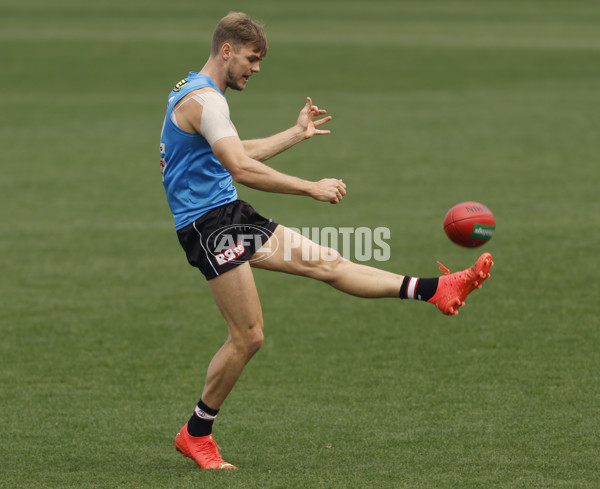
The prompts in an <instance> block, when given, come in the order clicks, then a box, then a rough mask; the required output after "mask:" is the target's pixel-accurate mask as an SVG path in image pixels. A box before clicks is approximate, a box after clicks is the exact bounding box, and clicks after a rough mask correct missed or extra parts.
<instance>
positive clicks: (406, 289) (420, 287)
mask: <svg viewBox="0 0 600 489" xmlns="http://www.w3.org/2000/svg"><path fill="white" fill-rule="evenodd" d="M439 280H440V279H439V278H438V277H436V278H419V277H404V280H403V281H402V287H400V299H418V300H420V301H428V300H429V299H431V298H432V297H433V296H434V295H435V292H436V291H437V286H438V282H439Z"/></svg>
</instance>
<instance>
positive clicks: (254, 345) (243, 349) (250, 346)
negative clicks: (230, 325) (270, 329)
mask: <svg viewBox="0 0 600 489" xmlns="http://www.w3.org/2000/svg"><path fill="white" fill-rule="evenodd" d="M264 339H265V337H264V334H263V323H262V320H257V321H256V322H254V323H252V324H251V325H249V326H247V327H245V328H244V329H242V330H238V331H237V332H235V333H234V334H232V336H231V338H230V341H232V342H233V344H234V345H235V347H236V349H237V350H238V351H239V354H240V355H241V356H243V357H245V358H246V360H250V359H251V358H252V357H253V356H254V355H255V354H256V352H257V351H258V350H260V348H261V346H262V345H263V342H264Z"/></svg>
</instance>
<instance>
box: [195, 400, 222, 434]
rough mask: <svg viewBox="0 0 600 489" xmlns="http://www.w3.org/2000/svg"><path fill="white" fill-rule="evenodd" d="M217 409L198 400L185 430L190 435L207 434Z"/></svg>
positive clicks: (210, 430) (209, 432)
mask: <svg viewBox="0 0 600 489" xmlns="http://www.w3.org/2000/svg"><path fill="white" fill-rule="evenodd" d="M218 412H219V410H218V409H212V408H210V407H208V406H207V405H206V404H204V403H203V402H202V399H200V401H199V402H198V405H197V406H196V409H195V410H194V414H192V417H191V418H190V420H189V421H188V425H187V432H188V433H189V434H190V435H192V436H208V435H210V434H211V433H212V426H213V421H214V420H215V418H216V417H217V413H218Z"/></svg>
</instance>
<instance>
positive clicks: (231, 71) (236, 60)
mask: <svg viewBox="0 0 600 489" xmlns="http://www.w3.org/2000/svg"><path fill="white" fill-rule="evenodd" d="M260 61H262V58H261V57H260V49H258V48H256V47H254V46H252V45H248V44H247V45H245V46H242V47H240V48H238V50H237V51H235V50H233V51H232V55H231V58H229V64H228V66H227V77H226V80H225V82H226V84H227V86H228V87H229V88H232V89H233V90H243V89H244V88H246V83H248V80H249V79H250V77H251V76H252V75H253V74H254V73H258V72H259V71H260V67H259V63H260Z"/></svg>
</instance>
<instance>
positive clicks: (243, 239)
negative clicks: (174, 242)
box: [177, 200, 277, 280]
mask: <svg viewBox="0 0 600 489" xmlns="http://www.w3.org/2000/svg"><path fill="white" fill-rule="evenodd" d="M276 227H277V223H276V222H273V221H272V220H271V219H267V218H265V217H263V216H261V215H260V214H259V213H258V212H256V211H255V210H254V208H253V207H252V206H251V205H250V204H248V203H247V202H244V201H243V200H236V201H235V202H231V203H230V204H225V205H222V206H220V207H216V208H214V209H212V210H210V211H208V212H207V213H206V214H204V215H203V216H201V217H200V218H198V219H196V220H195V221H194V222H193V223H192V224H190V225H188V226H186V227H184V228H181V229H179V230H178V231H177V236H178V237H179V242H180V243H181V246H182V247H183V249H184V250H185V254H186V256H187V259H188V262H189V263H190V265H192V266H193V267H197V268H198V269H200V271H201V272H202V273H203V274H204V276H205V277H206V280H210V279H211V278H215V277H217V276H219V275H222V274H223V273H225V272H227V271H228V270H231V269H232V268H235V267H237V266H238V265H241V264H242V263H245V262H247V261H248V260H250V258H252V255H254V253H255V252H256V251H257V250H259V249H260V247H261V246H262V245H263V244H264V243H265V242H266V241H267V240H268V239H269V238H270V237H271V235H272V234H273V231H275V228H276Z"/></svg>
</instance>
